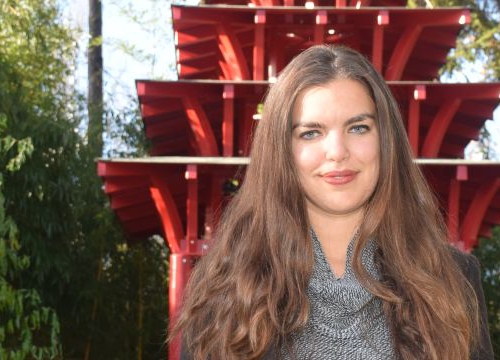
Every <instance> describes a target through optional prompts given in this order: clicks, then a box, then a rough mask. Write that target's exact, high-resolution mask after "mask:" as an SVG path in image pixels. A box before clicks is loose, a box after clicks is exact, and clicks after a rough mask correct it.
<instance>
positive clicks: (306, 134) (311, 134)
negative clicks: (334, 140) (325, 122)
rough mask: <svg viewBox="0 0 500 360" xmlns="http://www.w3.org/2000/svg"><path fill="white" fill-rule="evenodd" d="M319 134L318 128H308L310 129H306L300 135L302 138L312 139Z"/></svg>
mask: <svg viewBox="0 0 500 360" xmlns="http://www.w3.org/2000/svg"><path fill="white" fill-rule="evenodd" d="M318 135H319V131H318V130H308V131H304V132H302V133H300V135H299V136H300V138H301V139H304V140H310V139H314V138H315V137H316V136H318Z"/></svg>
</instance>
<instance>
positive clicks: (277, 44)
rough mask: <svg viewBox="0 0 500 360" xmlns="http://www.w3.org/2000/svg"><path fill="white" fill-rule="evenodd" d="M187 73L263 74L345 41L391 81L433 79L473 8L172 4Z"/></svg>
mask: <svg viewBox="0 0 500 360" xmlns="http://www.w3.org/2000/svg"><path fill="white" fill-rule="evenodd" d="M172 18H173V27H174V32H175V45H176V50H177V70H178V74H179V78H182V79H225V80H252V79H253V80H264V79H269V78H272V77H275V76H276V74H277V73H278V72H279V71H280V70H281V69H282V68H283V67H284V66H285V65H286V64H287V63H288V62H289V61H290V60H291V59H292V58H293V57H294V56H296V55H297V54H298V53H300V52H301V51H302V50H304V49H306V48H308V47H309V46H311V45H314V44H322V43H330V44H345V45H348V46H350V47H352V48H354V49H357V50H359V51H360V52H362V53H363V54H365V55H366V56H367V57H369V58H370V59H371V61H372V62H373V63H374V65H375V67H376V68H377V69H379V70H380V71H381V72H382V73H383V75H384V76H385V78H386V79H387V80H432V79H434V78H436V77H437V76H438V71H439V69H440V68H441V66H442V65H443V64H444V63H445V61H446V56H447V54H448V52H449V50H450V49H451V48H452V47H454V46H455V39H456V36H457V33H458V31H459V30H460V28H461V24H464V23H467V22H468V21H469V11H468V10H464V9H461V8H446V9H444V8H443V9H406V8H369V7H368V8H361V9H353V8H331V7H316V8H314V9H307V8H305V7H283V6H274V7H265V8H264V7H248V6H224V5H204V6H180V5H173V6H172Z"/></svg>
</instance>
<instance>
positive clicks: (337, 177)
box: [321, 170, 358, 185]
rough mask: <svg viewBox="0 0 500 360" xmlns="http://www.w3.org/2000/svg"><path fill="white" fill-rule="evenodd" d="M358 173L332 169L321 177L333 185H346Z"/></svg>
mask: <svg viewBox="0 0 500 360" xmlns="http://www.w3.org/2000/svg"><path fill="white" fill-rule="evenodd" d="M357 174H358V173H357V172H356V171H351V170H344V171H330V172H327V173H325V174H322V175H321V177H322V178H323V180H324V181H325V182H327V183H328V184H331V185H345V184H348V183H350V182H351V181H353V180H354V178H355V177H356V175H357Z"/></svg>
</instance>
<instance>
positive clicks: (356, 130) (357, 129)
mask: <svg viewBox="0 0 500 360" xmlns="http://www.w3.org/2000/svg"><path fill="white" fill-rule="evenodd" d="M368 130H370V127H369V126H368V125H356V126H353V127H351V128H350V129H349V132H350V133H355V134H363V133H365V132H367V131H368Z"/></svg>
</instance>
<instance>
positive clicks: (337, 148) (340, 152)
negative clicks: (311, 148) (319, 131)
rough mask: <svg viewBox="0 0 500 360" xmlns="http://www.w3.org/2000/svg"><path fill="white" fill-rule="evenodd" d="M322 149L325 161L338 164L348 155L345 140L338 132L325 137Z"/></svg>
mask: <svg viewBox="0 0 500 360" xmlns="http://www.w3.org/2000/svg"><path fill="white" fill-rule="evenodd" d="M324 147H325V157H326V159H327V160H331V161H337V162H340V161H343V160H345V159H346V158H347V157H348V155H349V151H348V148H347V144H346V142H345V139H344V137H343V136H342V134H341V133H339V132H333V131H331V132H329V133H328V135H327V136H326V137H325V140H324Z"/></svg>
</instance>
